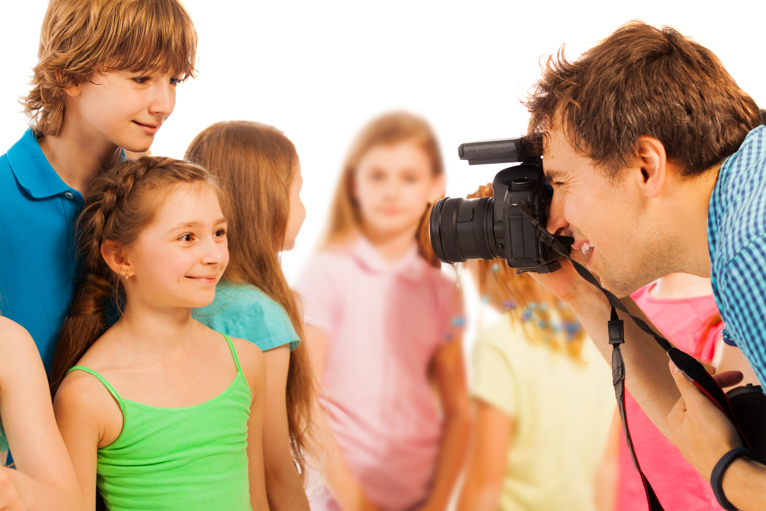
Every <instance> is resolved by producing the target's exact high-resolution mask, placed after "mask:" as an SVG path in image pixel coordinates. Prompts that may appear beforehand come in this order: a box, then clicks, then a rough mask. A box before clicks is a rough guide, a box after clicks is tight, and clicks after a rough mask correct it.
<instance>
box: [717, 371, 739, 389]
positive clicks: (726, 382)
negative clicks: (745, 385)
mask: <svg viewBox="0 0 766 511" xmlns="http://www.w3.org/2000/svg"><path fill="white" fill-rule="evenodd" d="M742 378H743V375H742V373H741V372H739V371H725V372H723V373H719V374H714V375H713V379H715V381H716V382H717V383H718V385H719V386H720V387H724V388H725V387H731V386H732V385H736V384H737V383H739V382H741V381H742Z"/></svg>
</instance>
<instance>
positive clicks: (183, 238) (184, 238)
mask: <svg viewBox="0 0 766 511" xmlns="http://www.w3.org/2000/svg"><path fill="white" fill-rule="evenodd" d="M193 238H194V235H193V234H191V233H188V232H187V233H186V234H182V235H180V236H179V237H178V241H192V239H193Z"/></svg>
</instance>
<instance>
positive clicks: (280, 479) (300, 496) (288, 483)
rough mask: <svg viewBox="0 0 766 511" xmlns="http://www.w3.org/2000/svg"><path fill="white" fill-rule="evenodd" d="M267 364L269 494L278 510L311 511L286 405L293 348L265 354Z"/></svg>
mask: <svg viewBox="0 0 766 511" xmlns="http://www.w3.org/2000/svg"><path fill="white" fill-rule="evenodd" d="M263 356H264V358H265V363H266V417H268V418H269V419H268V420H267V421H265V422H264V424H263V459H264V465H265V471H266V493H267V495H268V498H269V505H270V506H271V509H272V510H274V511H280V510H289V511H309V502H308V499H307V498H306V492H305V490H304V489H303V483H302V482H301V477H300V474H299V473H298V470H297V469H296V467H295V462H294V461H293V456H292V452H291V450H290V431H289V427H288V422H287V408H286V404H285V397H286V386H287V371H288V369H289V366H290V347H289V346H288V345H284V346H280V347H278V348H274V349H271V350H268V351H266V352H264V354H263Z"/></svg>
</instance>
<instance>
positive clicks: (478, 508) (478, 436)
mask: <svg viewBox="0 0 766 511" xmlns="http://www.w3.org/2000/svg"><path fill="white" fill-rule="evenodd" d="M474 410H475V413H474V418H475V419H474V420H475V426H474V431H473V433H472V435H471V438H472V442H471V450H470V455H469V458H468V466H467V469H466V475H465V482H464V483H463V488H462V490H461V492H460V499H459V500H458V506H457V511H494V510H496V509H497V508H498V505H499V503H500V496H501V495H502V491H503V481H504V480H505V473H506V467H507V465H508V450H509V449H510V447H511V435H512V434H513V418H512V417H511V416H510V415H508V414H507V413H506V412H504V411H502V410H500V409H499V408H497V407H495V406H492V405H491V404H489V403H487V402H485V401H482V400H481V399H474Z"/></svg>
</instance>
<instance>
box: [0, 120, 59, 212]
mask: <svg viewBox="0 0 766 511" xmlns="http://www.w3.org/2000/svg"><path fill="white" fill-rule="evenodd" d="M7 155H8V162H9V163H10V165H11V170H12V171H13V175H14V176H16V181H18V183H19V185H21V187H22V188H23V189H24V190H25V191H26V192H27V193H28V194H29V195H31V196H32V197H34V198H35V199H44V198H46V197H52V196H54V195H58V194H60V193H64V192H67V191H69V190H71V188H70V187H69V186H67V184H66V183H64V181H62V180H61V178H60V177H59V175H58V174H57V173H56V171H55V170H53V167H51V164H50V163H48V159H47V158H46V157H45V154H43V150H42V149H41V148H40V143H39V142H38V141H37V137H36V136H35V132H34V131H32V129H27V131H26V133H24V136H23V137H21V140H19V141H18V142H16V144H15V145H14V146H13V147H11V148H10V149H9V150H8V153H7Z"/></svg>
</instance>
